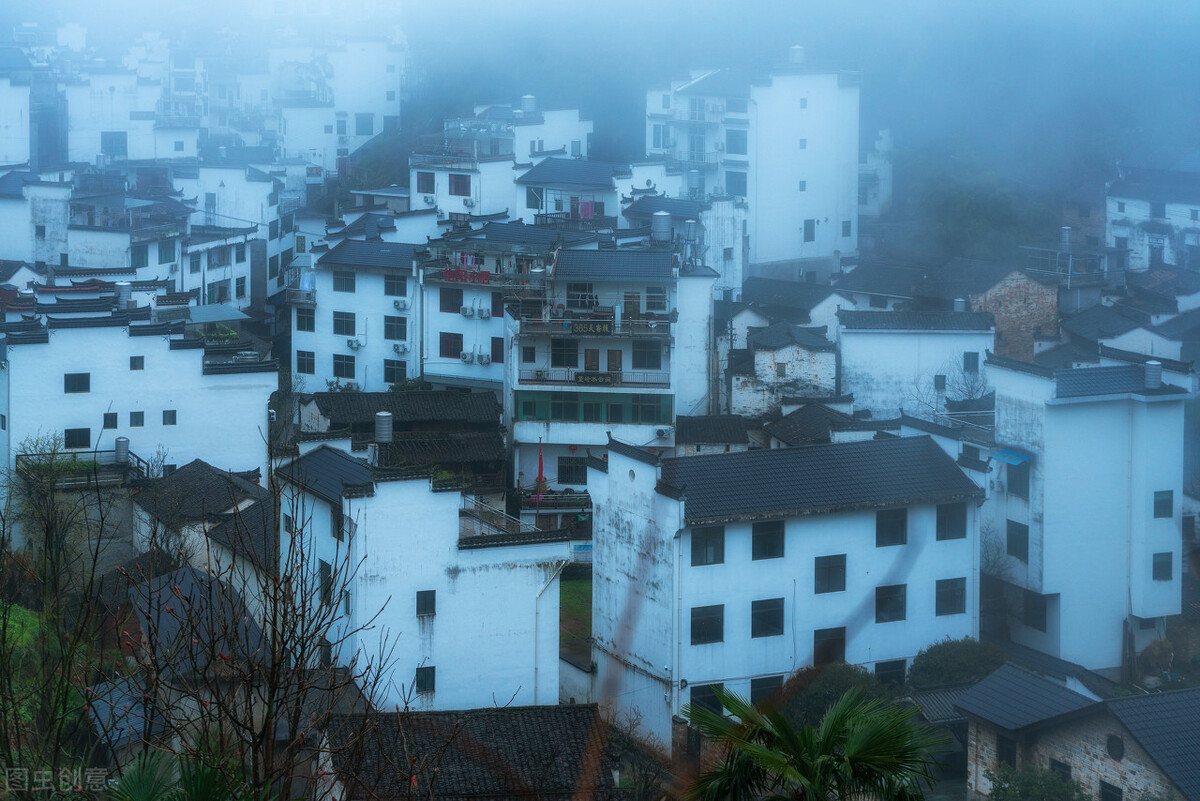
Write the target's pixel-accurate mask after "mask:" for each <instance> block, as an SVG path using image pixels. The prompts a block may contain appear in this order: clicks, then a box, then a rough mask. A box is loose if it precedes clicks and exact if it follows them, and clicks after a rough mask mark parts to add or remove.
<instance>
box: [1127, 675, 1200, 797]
mask: <svg viewBox="0 0 1200 801" xmlns="http://www.w3.org/2000/svg"><path fill="white" fill-rule="evenodd" d="M1108 709H1109V711H1110V712H1112V713H1113V714H1114V715H1115V716H1116V717H1117V719H1118V720H1119V721H1121V724H1122V725H1123V726H1124V727H1125V728H1126V729H1127V730H1128V731H1129V733H1130V734H1132V735H1133V737H1134V739H1136V740H1137V741H1138V745H1140V746H1141V747H1142V748H1143V749H1144V750H1145V751H1146V753H1148V754H1149V755H1150V758H1151V759H1153V760H1154V761H1155V763H1157V764H1158V766H1159V767H1160V768H1161V769H1162V772H1163V773H1165V774H1167V777H1168V778H1169V779H1170V780H1171V781H1172V782H1173V783H1174V784H1175V786H1176V787H1178V788H1179V791H1180V792H1181V793H1183V796H1184V798H1186V799H1187V800H1188V801H1198V800H1200V759H1197V756H1200V688H1197V687H1192V688H1190V689H1187V690H1177V691H1175V692H1166V693H1156V694H1154V695H1139V696H1133V697H1131V698H1118V699H1113V700H1111V701H1109V702H1108Z"/></svg>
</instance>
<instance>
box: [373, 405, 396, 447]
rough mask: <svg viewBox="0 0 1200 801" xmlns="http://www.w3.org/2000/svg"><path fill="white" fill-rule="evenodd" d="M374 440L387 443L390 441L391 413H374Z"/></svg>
mask: <svg viewBox="0 0 1200 801" xmlns="http://www.w3.org/2000/svg"><path fill="white" fill-rule="evenodd" d="M375 441H376V442H380V443H388V442H391V441H392V413H391V412H376V413H375Z"/></svg>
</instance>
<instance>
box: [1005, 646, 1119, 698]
mask: <svg viewBox="0 0 1200 801" xmlns="http://www.w3.org/2000/svg"><path fill="white" fill-rule="evenodd" d="M998 645H1000V647H1001V648H1003V649H1004V653H1005V655H1006V656H1007V657H1008V661H1009V662H1014V663H1016V664H1017V665H1020V666H1021V667H1023V668H1026V669H1028V670H1032V671H1033V672H1034V673H1041V674H1042V675H1043V676H1050V677H1052V678H1055V679H1059V680H1061V681H1064V682H1065V681H1066V679H1067V678H1072V679H1077V680H1078V681H1079V683H1080V684H1082V685H1083V686H1084V687H1086V688H1087V689H1088V691H1089V692H1092V693H1094V694H1095V695H1096V696H1098V697H1100V698H1112V697H1113V696H1114V695H1116V693H1117V689H1118V684H1117V683H1116V682H1115V681H1113V680H1112V679H1108V678H1105V677H1104V676H1101V675H1100V674H1099V673H1095V672H1093V671H1091V670H1088V669H1087V668H1085V667H1084V666H1083V665H1080V664H1077V663H1075V662H1068V661H1067V660H1065V659H1060V658H1058V657H1057V656H1051V655H1050V654H1044V653H1042V652H1041V651H1039V650H1037V649H1035V648H1030V647H1029V646H1026V645H1021V644H1019V643H1015V642H1012V641H1011V640H1008V641H1005V642H1001V643H998Z"/></svg>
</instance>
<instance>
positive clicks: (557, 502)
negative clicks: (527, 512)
mask: <svg viewBox="0 0 1200 801" xmlns="http://www.w3.org/2000/svg"><path fill="white" fill-rule="evenodd" d="M521 508H522V509H534V510H545V511H550V510H555V511H562V510H575V509H579V510H583V509H590V508H592V496H591V495H589V494H588V492H587V490H583V491H582V492H578V491H576V490H571V489H565V490H544V491H542V492H538V491H537V490H535V489H527V490H521Z"/></svg>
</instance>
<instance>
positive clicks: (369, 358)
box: [284, 239, 421, 392]
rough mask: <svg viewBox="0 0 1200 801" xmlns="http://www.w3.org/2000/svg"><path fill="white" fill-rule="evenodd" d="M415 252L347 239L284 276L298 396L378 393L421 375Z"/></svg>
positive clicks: (400, 246)
mask: <svg viewBox="0 0 1200 801" xmlns="http://www.w3.org/2000/svg"><path fill="white" fill-rule="evenodd" d="M415 249H416V246H414V245H405V244H401V243H398V242H366V241H360V240H353V239H347V240H343V241H342V242H341V243H339V244H338V245H337V246H336V247H334V248H333V249H332V250H329V251H328V252H326V253H324V254H320V255H319V257H318V258H316V259H315V261H314V264H313V265H312V266H311V267H299V266H297V267H293V268H292V269H291V270H289V271H288V273H287V281H286V283H287V288H286V290H285V292H284V302H285V303H286V304H287V305H289V306H290V307H291V311H290V314H291V322H292V324H291V352H292V376H293V379H294V380H297V379H298V380H300V381H302V382H303V385H304V386H303V389H304V390H306V391H309V392H313V391H320V390H323V389H325V388H326V387H327V386H328V385H341V386H351V387H354V388H357V389H360V390H363V391H366V392H378V391H384V390H387V389H388V387H389V386H390V385H392V384H395V383H398V382H402V381H406V380H407V379H409V378H412V377H415V376H416V375H419V373H420V359H419V355H420V349H419V345H420V341H419V334H420V325H421V320H420V302H419V298H418V297H417V291H416V282H415V281H414V280H413V253H414V251H415ZM308 255H309V256H318V254H308Z"/></svg>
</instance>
